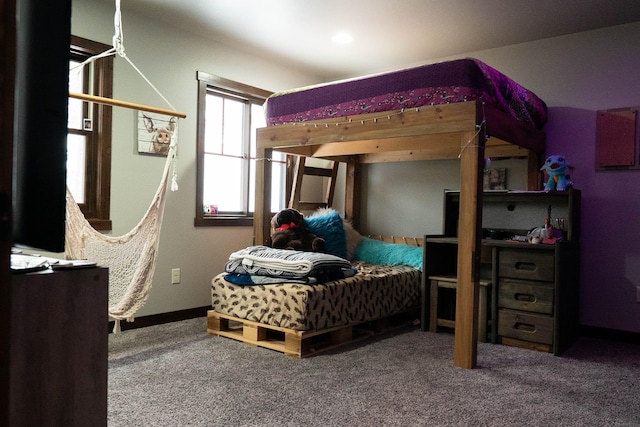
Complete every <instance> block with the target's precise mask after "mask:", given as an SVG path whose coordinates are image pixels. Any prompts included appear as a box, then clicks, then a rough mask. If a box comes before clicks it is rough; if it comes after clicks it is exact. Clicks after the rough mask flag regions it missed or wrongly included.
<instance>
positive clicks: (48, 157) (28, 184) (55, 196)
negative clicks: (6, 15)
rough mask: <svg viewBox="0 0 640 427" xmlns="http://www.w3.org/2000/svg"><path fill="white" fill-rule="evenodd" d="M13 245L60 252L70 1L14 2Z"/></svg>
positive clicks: (67, 95)
mask: <svg viewBox="0 0 640 427" xmlns="http://www.w3.org/2000/svg"><path fill="white" fill-rule="evenodd" d="M16 7H17V22H16V23H17V34H16V35H17V45H16V82H15V109H14V153H13V187H12V194H13V213H12V229H13V231H12V240H13V244H14V245H18V246H21V245H23V246H27V247H31V248H37V249H43V250H47V251H52V252H63V251H64V235H65V203H66V190H65V189H66V158H67V114H68V113H67V106H68V102H69V53H70V37H71V36H70V34H71V0H55V1H41V0H17V2H16Z"/></svg>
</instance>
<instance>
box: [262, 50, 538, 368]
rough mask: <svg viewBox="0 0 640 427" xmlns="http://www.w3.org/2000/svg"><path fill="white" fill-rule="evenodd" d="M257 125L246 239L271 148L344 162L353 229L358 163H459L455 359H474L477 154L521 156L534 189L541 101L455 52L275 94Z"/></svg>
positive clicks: (462, 362) (265, 232) (265, 219)
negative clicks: (434, 60)
mask: <svg viewBox="0 0 640 427" xmlns="http://www.w3.org/2000/svg"><path fill="white" fill-rule="evenodd" d="M266 110H267V124H268V126H267V127H265V128H262V129H258V132H257V150H256V158H257V159H258V161H257V162H256V206H255V219H254V235H255V236H254V238H255V244H257V245H268V243H269V235H270V224H269V221H270V217H271V213H270V205H271V186H270V185H269V183H270V182H271V167H267V166H268V165H270V162H269V160H270V159H271V158H272V153H273V151H279V152H283V153H286V154H290V155H294V156H299V158H304V157H311V158H322V159H328V160H331V161H333V162H342V163H345V164H346V171H347V172H346V183H345V185H346V188H345V218H346V219H348V220H349V221H351V223H352V224H353V226H354V227H355V228H356V229H357V228H358V225H359V213H360V205H361V199H360V191H359V188H360V182H359V178H360V168H361V165H363V164H367V163H377V162H398V161H412V160H439V159H459V160H460V163H461V165H460V182H461V188H460V216H459V233H458V235H459V236H460V238H459V243H458V273H457V274H458V277H457V293H456V295H457V296H456V330H455V338H454V357H453V359H454V365H455V366H458V367H462V368H473V367H475V366H476V362H477V338H478V337H477V312H478V300H479V297H478V292H479V274H478V273H479V272H478V265H479V256H480V239H481V223H482V220H481V213H482V170H483V165H484V162H485V158H500V157H526V158H528V159H529V160H528V189H538V188H540V183H541V175H540V172H539V167H540V165H541V160H542V158H543V155H544V150H545V134H544V132H543V131H542V130H541V129H542V127H543V126H544V123H545V122H546V112H547V110H546V105H545V104H544V102H543V101H542V100H540V99H539V98H538V97H537V96H536V95H535V94H534V93H532V92H531V91H529V90H527V89H526V88H524V87H522V86H521V85H519V84H517V83H516V82H514V81H513V80H511V79H509V78H508V77H506V76H505V75H504V74H502V73H500V72H498V71H497V70H495V69H493V68H491V67H489V66H488V65H486V64H484V63H482V62H480V61H477V60H474V59H462V60H456V61H450V62H444V63H438V64H431V65H426V66H422V67H417V68H411V69H407V70H401V71H398V72H394V73H387V74H381V75H376V76H370V77H365V78H360V79H354V80H347V81H341V82H336V83H330V84H327V85H320V86H313V87H307V88H302V89H297V90H292V91H287V92H283V93H277V94H274V95H273V96H272V97H270V98H269V100H268V101H267V104H266Z"/></svg>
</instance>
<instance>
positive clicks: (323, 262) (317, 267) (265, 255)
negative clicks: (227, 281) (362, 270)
mask: <svg viewBox="0 0 640 427" xmlns="http://www.w3.org/2000/svg"><path fill="white" fill-rule="evenodd" d="M343 268H345V269H346V268H351V264H350V263H349V261H347V260H346V259H344V258H340V257H337V256H335V255H329V254H323V253H318V252H302V251H292V250H287V249H274V248H269V247H267V246H250V247H248V248H246V249H242V250H239V251H237V252H234V253H232V254H231V255H230V256H229V261H228V262H227V264H226V265H225V271H226V272H227V273H238V274H250V275H258V276H271V277H279V276H288V277H307V276H314V275H315V274H316V273H318V272H321V271H325V270H330V269H334V270H335V269H343Z"/></svg>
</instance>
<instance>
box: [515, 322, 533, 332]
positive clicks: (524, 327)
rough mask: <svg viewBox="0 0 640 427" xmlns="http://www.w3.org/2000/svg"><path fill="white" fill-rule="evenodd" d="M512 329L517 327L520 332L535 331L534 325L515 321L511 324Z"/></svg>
mask: <svg viewBox="0 0 640 427" xmlns="http://www.w3.org/2000/svg"><path fill="white" fill-rule="evenodd" d="M513 329H517V330H519V331H522V332H531V333H534V332H535V331H536V326H535V325H532V324H531V323H522V322H516V323H514V324H513Z"/></svg>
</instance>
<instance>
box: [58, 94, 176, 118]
mask: <svg viewBox="0 0 640 427" xmlns="http://www.w3.org/2000/svg"><path fill="white" fill-rule="evenodd" d="M69 97H70V98H75V99H81V100H83V101H90V102H97V103H99V104H105V105H112V106H115V107H124V108H131V109H133V110H141V111H148V112H149V113H158V114H166V115H167V116H174V117H180V118H181V119H184V118H186V117H187V115H186V114H185V113H181V112H179V111H173V110H167V109H164V108H156V107H149V106H148V105H142V104H134V103H133V102H127V101H118V100H117V99H111V98H105V97H103V96H95V95H88V94H86V93H78V92H69Z"/></svg>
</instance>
